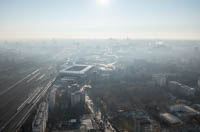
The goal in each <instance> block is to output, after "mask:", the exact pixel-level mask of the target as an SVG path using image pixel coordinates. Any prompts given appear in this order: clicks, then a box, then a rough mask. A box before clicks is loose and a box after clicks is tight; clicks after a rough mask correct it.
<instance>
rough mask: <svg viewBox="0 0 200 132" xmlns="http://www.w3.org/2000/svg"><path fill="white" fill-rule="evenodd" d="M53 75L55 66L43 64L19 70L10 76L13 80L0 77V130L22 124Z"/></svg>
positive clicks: (44, 91)
mask: <svg viewBox="0 0 200 132" xmlns="http://www.w3.org/2000/svg"><path fill="white" fill-rule="evenodd" d="M22 71H24V72H22ZM7 75H8V74H7ZM11 75H12V74H11ZM55 75H56V74H55V66H53V65H48V64H43V65H40V66H37V67H30V68H27V69H24V70H19V72H18V73H15V74H13V76H14V77H12V76H11V78H14V79H15V80H14V79H13V80H12V79H9V81H7V80H6V79H3V78H2V79H0V83H1V85H0V89H1V90H0V132H1V131H9V132H10V131H13V130H15V129H17V128H19V127H20V126H21V125H22V124H23V122H24V120H25V119H26V118H27V117H28V115H29V113H30V112H31V110H32V109H33V108H34V106H35V105H36V104H37V102H38V101H39V99H40V98H41V97H42V95H44V94H45V93H46V91H47V89H48V88H49V87H50V86H51V84H52V82H53V80H54V79H55ZM7 77H8V76H7ZM3 86H5V87H3Z"/></svg>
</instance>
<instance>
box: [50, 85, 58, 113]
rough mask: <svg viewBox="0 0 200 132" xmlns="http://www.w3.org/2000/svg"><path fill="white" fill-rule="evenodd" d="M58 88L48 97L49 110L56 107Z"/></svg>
mask: <svg viewBox="0 0 200 132" xmlns="http://www.w3.org/2000/svg"><path fill="white" fill-rule="evenodd" d="M56 91H57V89H56V88H53V89H52V90H51V91H50V93H49V96H48V104H49V110H50V111H51V110H53V109H54V107H55V103H56Z"/></svg>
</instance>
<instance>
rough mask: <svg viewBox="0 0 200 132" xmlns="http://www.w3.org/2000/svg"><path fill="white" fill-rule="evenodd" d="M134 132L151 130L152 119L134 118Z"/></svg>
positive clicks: (148, 131)
mask: <svg viewBox="0 0 200 132" xmlns="http://www.w3.org/2000/svg"><path fill="white" fill-rule="evenodd" d="M134 122H135V132H153V131H154V127H153V121H152V120H150V119H149V118H148V117H145V118H144V117H142V118H136V119H135V121H134Z"/></svg>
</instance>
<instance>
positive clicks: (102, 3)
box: [98, 0, 110, 6]
mask: <svg viewBox="0 0 200 132" xmlns="http://www.w3.org/2000/svg"><path fill="white" fill-rule="evenodd" d="M98 2H99V3H100V4H101V5H104V6H105V5H108V4H109V2H110V0H98Z"/></svg>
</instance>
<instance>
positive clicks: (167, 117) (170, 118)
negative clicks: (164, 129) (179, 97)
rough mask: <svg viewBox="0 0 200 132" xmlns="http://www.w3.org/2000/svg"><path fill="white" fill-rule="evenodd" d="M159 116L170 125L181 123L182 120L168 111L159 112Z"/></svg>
mask: <svg viewBox="0 0 200 132" xmlns="http://www.w3.org/2000/svg"><path fill="white" fill-rule="evenodd" d="M160 118H161V120H162V121H163V122H165V123H167V124H168V125H170V126H175V125H180V124H182V121H181V120H180V119H179V118H177V117H176V116H174V115H172V114H170V113H161V114H160Z"/></svg>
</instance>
